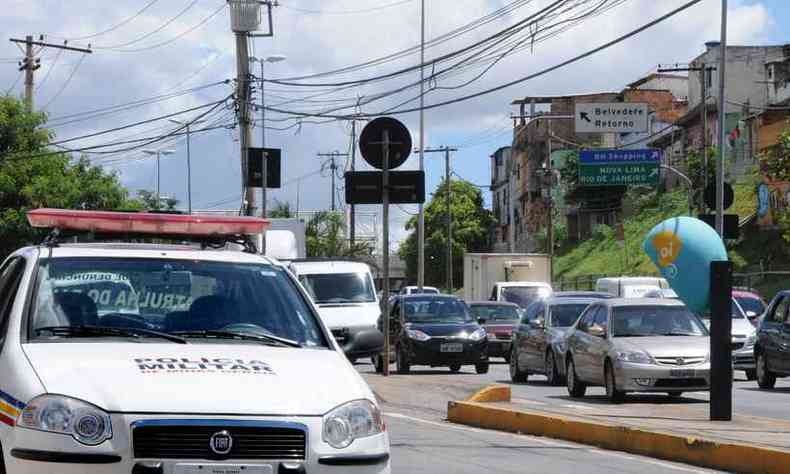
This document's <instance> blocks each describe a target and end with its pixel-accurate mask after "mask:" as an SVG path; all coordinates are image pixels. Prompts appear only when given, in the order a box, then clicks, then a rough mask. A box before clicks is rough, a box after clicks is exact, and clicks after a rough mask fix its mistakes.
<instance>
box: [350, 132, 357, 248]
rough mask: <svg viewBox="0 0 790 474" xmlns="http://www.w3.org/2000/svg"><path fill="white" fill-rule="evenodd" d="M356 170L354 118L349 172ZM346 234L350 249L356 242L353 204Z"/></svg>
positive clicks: (355, 213) (355, 218)
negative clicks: (347, 234)
mask: <svg viewBox="0 0 790 474" xmlns="http://www.w3.org/2000/svg"><path fill="white" fill-rule="evenodd" d="M356 169H357V119H356V118H354V119H352V120H351V171H352V172H354V171H356ZM348 233H349V244H350V246H351V247H353V246H354V244H356V241H357V210H356V208H355V207H354V205H353V204H351V210H350V211H349V216H348Z"/></svg>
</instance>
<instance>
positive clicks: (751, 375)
mask: <svg viewBox="0 0 790 474" xmlns="http://www.w3.org/2000/svg"><path fill="white" fill-rule="evenodd" d="M745 372H746V380H748V381H750V382H751V381H753V380H757V369H749V370H746V371H745Z"/></svg>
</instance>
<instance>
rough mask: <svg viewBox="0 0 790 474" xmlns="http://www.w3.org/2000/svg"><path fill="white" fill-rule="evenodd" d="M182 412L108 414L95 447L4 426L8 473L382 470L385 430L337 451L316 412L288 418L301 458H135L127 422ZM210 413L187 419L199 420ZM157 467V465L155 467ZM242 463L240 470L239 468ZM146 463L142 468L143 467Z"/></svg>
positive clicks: (370, 473) (382, 473) (323, 473)
mask: <svg viewBox="0 0 790 474" xmlns="http://www.w3.org/2000/svg"><path fill="white" fill-rule="evenodd" d="M184 418H185V417H184V416H178V417H175V416H137V415H124V414H114V415H112V423H113V437H112V438H111V439H109V440H107V441H105V442H104V443H102V444H101V445H99V446H95V447H87V446H83V445H81V444H79V443H78V442H77V441H75V440H74V439H73V438H71V437H70V436H65V435H59V434H54V433H45V432H41V431H35V430H29V429H25V428H19V427H16V428H12V429H9V430H8V434H9V436H8V437H6V438H5V439H4V442H3V450H4V453H3V454H4V457H5V463H6V468H7V472H8V473H9V474H11V473H13V474H52V473H57V474H179V473H180V472H183V471H179V470H178V469H177V467H176V466H178V465H185V464H188V465H200V466H203V469H201V470H200V472H202V473H205V474H214V473H216V474H230V473H232V472H233V473H236V472H239V471H241V472H244V471H247V472H259V471H252V467H253V466H256V467H257V466H265V467H264V468H263V470H262V471H260V472H263V473H266V474H287V473H305V474H312V473H316V474H341V473H355V474H356V473H359V474H388V473H389V472H390V462H389V435H388V434H387V432H384V433H381V434H378V435H375V436H370V437H367V438H362V439H358V440H355V441H354V442H353V443H352V444H351V446H349V447H348V448H346V449H343V450H338V449H334V448H332V447H331V446H329V445H327V444H326V443H324V442H323V440H322V439H321V423H322V421H321V417H288V421H289V422H292V421H293V422H296V423H301V424H303V425H305V427H306V428H307V441H306V456H305V459H304V460H272V461H269V460H266V461H261V460H244V459H230V460H224V461H216V460H208V459H192V458H190V459H136V458H135V457H134V454H133V449H132V441H131V426H132V423H135V422H138V421H142V420H152V419H156V420H163V419H178V420H183V419H184ZM206 420H213V421H216V420H218V418H216V417H201V418H190V419H189V420H188V421H190V422H193V423H200V422H201V421H206ZM222 420H235V421H245V422H246V421H255V422H262V421H271V422H277V421H278V420H275V419H271V418H268V417H243V418H242V417H223V418H222ZM157 466H158V467H157ZM242 466H244V469H242ZM146 467H147V469H146Z"/></svg>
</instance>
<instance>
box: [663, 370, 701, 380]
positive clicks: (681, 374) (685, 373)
mask: <svg viewBox="0 0 790 474" xmlns="http://www.w3.org/2000/svg"><path fill="white" fill-rule="evenodd" d="M694 375H696V372H694V369H670V370H669V376H670V377H676V378H692V377H694Z"/></svg>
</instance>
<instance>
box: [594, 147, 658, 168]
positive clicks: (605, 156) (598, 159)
mask: <svg viewBox="0 0 790 474" xmlns="http://www.w3.org/2000/svg"><path fill="white" fill-rule="evenodd" d="M579 162H580V163H582V164H585V165H610V164H619V163H661V150H582V151H581V152H580V153H579Z"/></svg>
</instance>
